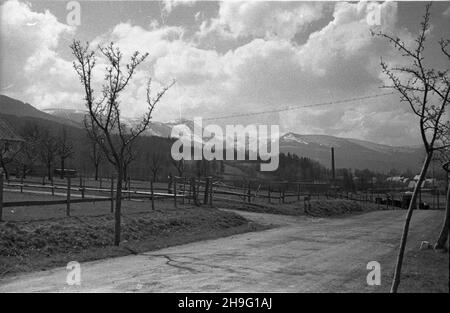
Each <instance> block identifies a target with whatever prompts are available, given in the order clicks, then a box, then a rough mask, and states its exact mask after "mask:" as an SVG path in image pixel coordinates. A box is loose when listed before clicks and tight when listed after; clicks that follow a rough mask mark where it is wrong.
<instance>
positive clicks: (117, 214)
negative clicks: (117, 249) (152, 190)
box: [114, 166, 123, 246]
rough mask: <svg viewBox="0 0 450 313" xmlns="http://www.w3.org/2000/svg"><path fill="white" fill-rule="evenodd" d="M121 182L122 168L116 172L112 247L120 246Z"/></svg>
mask: <svg viewBox="0 0 450 313" xmlns="http://www.w3.org/2000/svg"><path fill="white" fill-rule="evenodd" d="M122 181H123V168H120V166H119V168H118V170H117V185H116V210H115V212H114V222H115V223H114V245H115V246H118V245H119V244H120V231H121V230H120V219H121V212H120V211H121V207H122Z"/></svg>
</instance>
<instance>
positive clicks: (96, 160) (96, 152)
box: [88, 136, 103, 181]
mask: <svg viewBox="0 0 450 313" xmlns="http://www.w3.org/2000/svg"><path fill="white" fill-rule="evenodd" d="M88 137H89V136H88ZM89 138H90V137H89ZM90 139H91V140H90V149H89V159H90V160H91V162H92V164H94V171H95V176H94V179H95V180H96V181H97V180H98V174H99V167H100V163H101V162H102V159H103V155H102V150H101V147H100V145H99V144H98V143H97V141H95V139H94V138H90Z"/></svg>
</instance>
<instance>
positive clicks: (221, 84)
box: [1, 1, 417, 144]
mask: <svg viewBox="0 0 450 313" xmlns="http://www.w3.org/2000/svg"><path fill="white" fill-rule="evenodd" d="M172 2H173V1H169V2H168V3H171V4H170V5H171V7H170V8H173V5H177V4H175V3H176V2H173V3H172ZM6 4H8V7H3V6H5V5H6ZM3 6H2V12H6V11H7V12H9V11H10V10H11V11H15V12H21V13H20V14H19V13H16V14H9V13H8V14H4V13H2V21H1V22H2V29H1V31H2V40H3V38H6V40H9V41H10V42H9V43H8V45H9V46H11V45H16V46H20V45H28V46H27V48H28V49H26V51H24V52H23V53H24V55H23V56H20V58H19V57H18V56H14V57H17V58H18V59H17V62H16V64H15V65H14V66H12V67H11V68H9V69H8V70H5V73H9V72H10V71H17V72H19V71H20V70H24V73H26V74H27V75H28V76H29V77H32V78H33V80H35V81H34V82H33V83H29V84H28V85H27V87H26V88H25V94H26V95H27V97H28V98H29V99H30V100H29V101H30V102H32V103H33V104H35V105H37V106H39V107H41V108H42V107H46V106H50V105H54V104H58V103H59V105H60V106H62V104H68V105H72V106H76V105H80V101H81V98H82V94H81V88H80V85H79V82H78V81H77V80H76V77H75V75H74V71H73V69H72V68H71V62H70V60H69V59H67V58H63V57H61V56H60V55H59V54H58V49H57V47H58V43H59V38H60V37H61V36H65V35H73V34H74V33H73V32H74V29H72V28H70V27H68V26H66V25H63V24H60V23H59V22H58V21H57V20H56V18H55V17H54V16H52V15H51V14H50V13H48V12H45V13H35V12H32V10H31V8H30V7H29V6H27V5H25V4H22V3H18V2H15V1H14V2H7V3H5V4H4V5H3ZM374 6H376V8H377V9H380V12H382V23H381V25H379V26H378V28H379V29H382V30H384V31H390V32H394V33H395V34H399V35H401V36H402V37H406V38H409V37H410V35H409V34H408V33H407V32H406V31H405V30H403V29H398V28H397V26H396V23H397V4H396V3H395V2H385V3H380V4H378V3H376V4H368V3H367V2H361V3H337V4H336V5H335V7H334V12H333V15H332V17H331V20H329V21H328V23H325V24H324V25H325V26H323V27H321V29H318V30H317V31H314V32H312V33H310V34H307V36H306V39H305V42H304V43H302V44H299V43H297V42H296V40H295V38H294V37H295V36H296V34H298V33H299V32H302V31H303V30H304V29H305V27H306V25H308V23H311V22H313V21H317V20H319V19H321V18H323V7H322V5H321V4H318V5H313V4H308V3H273V2H223V3H221V4H220V8H219V10H218V12H217V16H216V17H214V18H213V19H212V20H210V21H209V22H207V23H204V24H203V25H202V26H201V27H200V29H199V32H198V33H197V36H203V35H207V34H208V33H209V34H211V32H215V34H216V35H215V36H216V37H215V38H216V40H217V42H219V41H221V40H230V38H231V40H235V42H237V43H238V44H236V47H233V48H230V49H228V50H227V51H223V52H220V51H218V50H217V49H214V48H208V49H207V48H204V47H202V46H201V45H199V44H198V42H197V41H196V38H190V37H188V36H187V35H186V31H185V29H184V28H183V27H181V26H160V25H157V24H152V25H150V26H147V27H143V26H138V25H134V24H133V23H132V22H126V23H120V24H117V25H114V26H113V27H111V29H110V31H108V32H106V33H104V34H101V35H99V36H97V37H96V38H93V40H92V45H93V46H96V45H97V44H102V43H108V42H110V41H114V42H115V43H116V44H117V46H119V47H120V48H121V50H122V52H123V53H124V58H125V59H127V58H128V57H129V56H130V55H131V54H132V53H133V52H134V51H136V50H139V51H141V52H149V53H150V56H149V58H148V59H147V61H146V62H145V63H144V64H142V65H141V67H140V68H139V70H138V71H137V72H136V75H135V77H134V79H133V80H132V81H131V82H130V85H129V86H128V89H127V90H126V91H125V92H124V94H123V95H122V97H121V100H122V105H123V107H124V108H125V109H124V110H123V112H124V115H127V116H130V117H134V116H137V115H139V112H142V111H143V109H144V107H145V106H146V104H145V101H144V99H145V86H146V81H147V79H148V77H152V78H153V90H154V91H155V92H156V91H158V90H159V88H161V86H163V85H165V84H168V83H170V82H171V80H172V79H176V80H177V83H176V85H175V86H174V87H172V89H171V90H170V91H169V92H168V93H167V94H166V96H165V97H164V99H163V101H162V102H161V103H160V105H159V107H158V108H157V110H156V111H155V115H154V118H155V119H156V120H163V121H167V120H173V119H174V118H176V117H178V116H180V115H182V116H183V117H187V118H190V117H194V116H202V117H216V116H223V115H229V114H239V113H244V112H258V111H264V110H274V109H277V108H280V109H282V108H285V107H291V106H298V105H308V104H312V103H320V102H325V101H330V100H338V99H344V98H350V97H357V96H362V95H367V94H373V93H380V91H379V89H378V87H379V86H381V85H382V84H383V79H384V78H383V77H382V75H381V73H380V66H379V56H380V55H383V56H387V57H388V58H390V59H391V60H394V59H393V51H392V50H391V49H390V48H388V47H387V45H385V44H382V43H381V42H380V41H377V40H374V38H373V37H372V36H371V35H370V28H371V27H372V26H371V25H370V24H369V23H368V15H369V14H370V13H371V12H373V9H374ZM5 8H6V9H7V10H6V9H5ZM167 11H168V12H170V11H171V9H168V10H167ZM3 15H5V17H6V22H5V19H4V18H3ZM15 15H17V16H19V17H20V18H18V17H16V18H12V16H15ZM22 16H25V17H22ZM19 20H20V21H21V22H17V21H19ZM37 21H38V22H39V25H41V26H40V27H38V28H33V30H34V31H35V32H36V34H34V36H37V38H40V39H39V40H36V41H33V40H32V38H31V37H30V38H28V34H27V32H26V27H27V23H36V22H37ZM3 23H9V24H10V25H14V27H13V26H8V25H7V27H9V28H8V31H9V32H10V34H9V35H8V34H6V33H5V35H7V36H9V37H3V31H4V29H5V28H4V27H3ZM48 25H52V26H53V28H52V30H48V28H46V27H48ZM41 32H42V33H41ZM49 34H50V35H49ZM39 36H40V37H39ZM46 36H48V37H49V38H47V37H46ZM50 37H51V38H50ZM243 37H245V38H246V40H245V41H241V39H242V38H243ZM22 38H23V39H22ZM2 43H3V42H2ZM3 46H4V45H3V44H2V47H3ZM11 58H13V57H11ZM104 65H105V64H103V63H102V61H101V60H99V62H98V64H97V68H98V70H99V72H98V73H99V74H97V76H96V77H95V79H96V83H97V84H100V83H101V79H102V72H101V69H102V68H103V67H104ZM18 69H20V70H18ZM2 73H3V68H2ZM43 73H44V75H45V77H44V78H43V76H42V75H43ZM38 75H41V77H40V78H39V76H38ZM2 77H3V74H2ZM18 98H20V99H22V97H18ZM27 100H28V99H27ZM392 116H400V117H399V118H398V119H397V120H394V119H392V118H391V117H392ZM411 120H412V117H411V115H410V114H408V108H407V106H402V105H399V104H398V98H396V97H394V96H392V97H388V98H382V99H375V100H372V101H371V102H356V103H350V104H347V105H335V106H327V107H317V108H305V109H302V110H291V111H287V112H281V113H267V114H265V115H257V116H243V117H242V118H240V119H239V118H234V119H231V120H222V121H217V122H218V123H233V122H235V123H243V124H246V123H275V124H276V123H280V124H281V125H280V126H281V127H282V129H283V130H285V131H288V130H289V131H297V132H301V133H320V134H331V135H340V136H347V137H356V138H360V139H370V140H375V141H381V142H383V141H384V142H385V143H395V144H403V143H410V142H412V141H413V140H414V138H416V137H417V134H415V132H414V129H415V125H414V124H413V123H411ZM215 122H216V121H215ZM388 132H395V133H397V134H399V137H398V138H396V137H392V136H386V134H387V133H388ZM387 138H392V139H391V142H386V141H385V140H387Z"/></svg>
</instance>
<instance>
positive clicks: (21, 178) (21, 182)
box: [20, 176, 23, 193]
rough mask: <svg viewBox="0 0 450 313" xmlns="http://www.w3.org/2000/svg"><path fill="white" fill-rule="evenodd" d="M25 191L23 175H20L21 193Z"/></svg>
mask: <svg viewBox="0 0 450 313" xmlns="http://www.w3.org/2000/svg"><path fill="white" fill-rule="evenodd" d="M22 192H23V176H21V177H20V193H22Z"/></svg>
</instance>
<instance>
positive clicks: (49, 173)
mask: <svg viewBox="0 0 450 313" xmlns="http://www.w3.org/2000/svg"><path fill="white" fill-rule="evenodd" d="M47 176H48V179H49V180H52V165H51V164H50V163H47Z"/></svg>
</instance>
